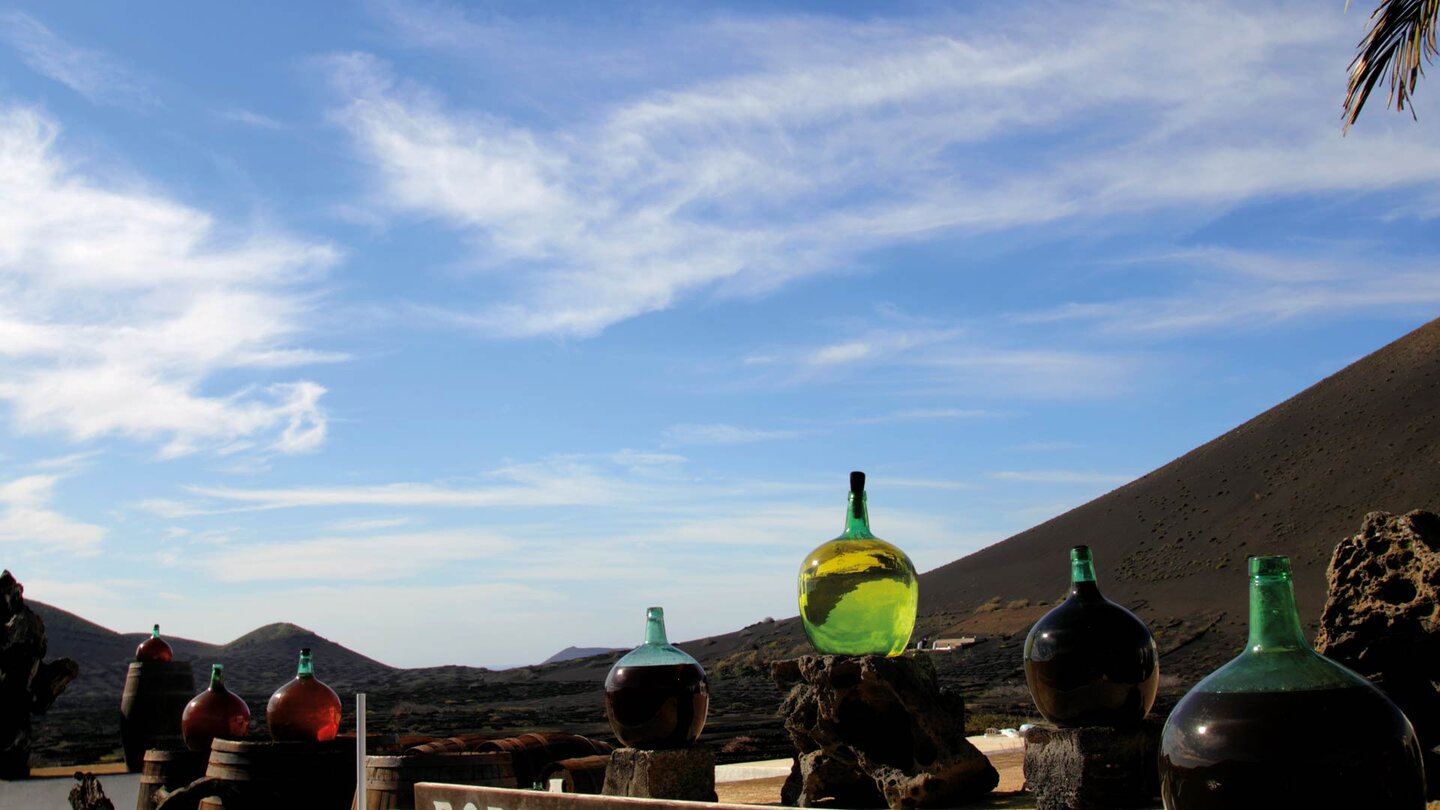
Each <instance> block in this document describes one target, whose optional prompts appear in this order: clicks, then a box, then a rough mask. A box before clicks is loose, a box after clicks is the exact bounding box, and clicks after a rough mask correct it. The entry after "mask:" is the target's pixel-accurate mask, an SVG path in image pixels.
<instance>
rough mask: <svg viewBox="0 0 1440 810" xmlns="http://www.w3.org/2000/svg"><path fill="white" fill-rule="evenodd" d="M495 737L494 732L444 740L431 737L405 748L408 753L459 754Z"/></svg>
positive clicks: (463, 735)
mask: <svg viewBox="0 0 1440 810" xmlns="http://www.w3.org/2000/svg"><path fill="white" fill-rule="evenodd" d="M493 739H495V735H493V734H462V735H460V736H458V737H446V738H445V739H443V740H435V739H430V740H426V741H425V742H423V743H420V744H418V745H412V746H410V747H409V748H407V749H405V753H407V754H459V753H463V752H465V751H474V750H476V749H477V747H478V746H479V745H480V743H484V742H490V741H491V740H493Z"/></svg>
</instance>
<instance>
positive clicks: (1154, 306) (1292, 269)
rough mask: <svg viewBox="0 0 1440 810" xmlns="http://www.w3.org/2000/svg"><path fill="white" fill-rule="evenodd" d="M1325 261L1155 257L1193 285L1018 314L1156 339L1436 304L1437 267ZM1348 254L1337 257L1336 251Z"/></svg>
mask: <svg viewBox="0 0 1440 810" xmlns="http://www.w3.org/2000/svg"><path fill="white" fill-rule="evenodd" d="M1331 248H1332V252H1330V253H1327V254H1325V255H1311V254H1305V253H1289V252H1287V253H1274V252H1264V253H1262V252H1258V251H1252V250H1237V249H1232V248H1219V247H1207V248H1199V249H1193V250H1189V251H1185V252H1180V253H1173V254H1168V255H1163V256H1157V257H1154V258H1152V259H1149V260H1148V263H1150V264H1152V265H1157V266H1160V267H1176V268H1181V269H1184V270H1185V271H1188V272H1190V273H1192V274H1193V277H1192V278H1193V280H1192V281H1191V282H1190V283H1188V284H1186V285H1183V286H1181V287H1180V288H1179V289H1176V290H1174V291H1172V292H1169V293H1167V294H1165V295H1159V296H1147V297H1126V298H1120V299H1111V300H1106V301H1100V302H1090V303H1081V302H1071V303H1067V304H1062V305H1060V306H1057V307H1053V308H1050V309H1046V310H1041V311H1037V312H1026V313H1018V314H1015V315H1013V316H1012V320H1014V321H1015V322H1017V323H1021V324H1041V323H1059V322H1078V323H1085V324H1089V325H1092V326H1093V327H1094V328H1095V329H1096V330H1097V331H1100V332H1102V333H1110V334H1118V335H1128V336H1144V335H1151V336H1157V337H1168V336H1174V335H1186V334H1193V333H1195V332H1210V331H1214V330H1217V329H1221V328H1228V329H1233V328H1257V327H1267V326H1272V325H1274V324H1277V323H1283V322H1287V321H1293V320H1297V319H1301V318H1306V317H1317V316H1322V315H1332V316H1333V315H1341V314H1348V313H1362V312H1394V311H1396V310H1400V309H1406V310H1415V311H1417V312H1420V313H1422V314H1424V313H1429V312H1433V311H1434V309H1435V307H1436V305H1440V266H1437V264H1436V262H1435V261H1433V260H1430V259H1415V258H1406V257H1399V256H1393V255H1389V254H1388V253H1387V252H1386V251H1383V250H1376V249H1374V248H1371V249H1370V251H1369V253H1368V255H1361V253H1362V252H1363V251H1364V250H1365V246H1361V245H1355V244H1345V245H1332V246H1331ZM1341 248H1343V249H1345V250H1346V251H1349V252H1348V253H1347V252H1337V251H1338V250H1339V249H1341Z"/></svg>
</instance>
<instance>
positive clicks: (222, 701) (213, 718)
mask: <svg viewBox="0 0 1440 810" xmlns="http://www.w3.org/2000/svg"><path fill="white" fill-rule="evenodd" d="M249 728H250V707H249V706H247V705H245V701H244V700H242V699H241V698H240V696H239V695H237V694H235V693H234V692H231V691H230V690H229V689H227V688H225V667H224V666H223V665H221V664H215V665H213V666H211V667H210V687H209V688H208V689H206V690H205V691H204V692H201V693H200V694H198V695H196V696H195V697H194V699H192V700H191V701H190V702H189V703H188V704H186V706H185V713H184V714H182V715H181V716H180V732H181V734H182V735H183V736H184V738H185V747H186V748H189V749H190V750H191V751H209V750H210V742H211V741H212V740H214V739H215V738H217V737H219V738H221V739H225V740H239V739H244V737H245V732H246V730H248V729H249Z"/></svg>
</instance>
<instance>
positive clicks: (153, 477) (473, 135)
mask: <svg viewBox="0 0 1440 810" xmlns="http://www.w3.org/2000/svg"><path fill="white" fill-rule="evenodd" d="M1014 6H1015V4H1008V3H976V4H963V5H959V4H957V5H955V6H951V5H948V4H936V3H894V4H884V5H869V4H854V5H840V4H813V3H812V4H799V5H796V6H794V7H791V8H783V7H780V6H775V5H771V4H763V5H762V4H732V5H708V6H705V7H701V6H698V5H694V4H642V3H636V4H606V5H604V6H597V5H594V4H581V3H577V4H559V3H548V4H542V5H537V4H521V3H515V4H500V3H497V4H484V5H482V4H468V5H462V4H447V3H442V2H409V1H408V0H406V1H402V0H392V1H389V2H382V1H381V0H375V2H360V3H357V4H338V3H307V4H298V5H297V4H288V3H253V4H245V5H244V6H237V7H234V8H205V9H193V8H184V9H161V8H158V7H157V8H142V9H138V10H137V9H136V8H133V7H126V6H122V5H115V4H111V5H103V4H102V5H95V4H82V3H20V4H16V5H4V6H0V560H3V565H4V566H5V567H8V568H10V569H12V570H13V571H14V572H15V573H16V575H17V576H18V577H19V578H20V579H21V581H22V582H24V583H26V586H27V594H28V595H29V596H31V597H33V598H36V599H40V600H43V601H48V602H51V603H54V604H57V605H60V606H62V607H65V608H67V609H70V610H73V611H76V612H78V613H80V614H82V615H84V616H86V617H88V618H91V619H93V620H96V621H99V622H101V623H102V624H106V625H107V626H110V627H113V628H116V629H120V630H127V631H136V630H142V629H144V628H147V627H148V626H149V625H150V624H151V623H153V622H156V621H158V622H160V623H161V624H162V625H163V626H164V628H165V629H166V631H168V632H172V633H175V634H177V635H186V636H191V637H198V638H203V639H206V640H211V641H225V640H228V639H231V638H234V637H235V636H238V635H240V634H242V633H244V632H246V631H248V630H250V629H252V628H254V627H256V626H258V625H261V624H264V623H266V622H271V621H294V622H297V623H300V624H303V625H305V626H308V627H310V628H312V629H314V630H316V631H317V632H320V633H322V634H323V635H326V636H328V637H330V638H333V639H335V640H337V641H339V642H341V643H344V644H346V645H348V646H351V647H353V648H355V649H358V650H361V651H363V652H365V653H367V654H369V655H372V656H374V657H377V658H379V659H381V660H383V661H386V662H388V663H393V664H397V665H406V666H418V665H430V664H442V663H466V664H477V665H501V664H517V663H527V662H532V661H537V660H540V659H542V658H544V657H545V656H547V655H549V654H550V653H552V652H554V651H555V650H558V649H560V648H561V647H564V646H566V645H569V644H582V645H592V644H593V645H602V644H603V645H615V646H629V645H632V644H634V643H638V641H639V640H640V636H641V629H642V628H641V625H642V622H643V610H644V608H645V607H646V606H647V605H651V604H660V605H664V606H665V607H666V608H667V614H668V617H669V622H670V629H671V635H672V638H692V637H697V636H701V635H706V634H711V633H716V632H723V631H727V630H732V629H735V628H738V627H740V626H743V625H745V624H748V623H751V622H754V621H757V620H759V619H761V618H763V617H765V616H767V615H768V616H777V617H778V616H785V615H792V614H793V613H794V593H793V589H794V584H793V578H794V575H795V572H796V570H797V569H798V566H799V563H800V561H801V559H802V557H803V556H804V555H805V553H806V552H807V551H808V550H809V549H810V548H811V547H813V546H814V545H816V544H818V543H819V542H821V541H823V540H825V539H827V538H829V537H831V536H833V535H834V534H835V533H836V532H837V531H838V530H839V528H840V525H841V518H842V510H843V504H844V493H845V486H846V474H847V473H848V472H849V471H850V470H851V469H864V470H866V471H867V472H868V473H869V474H870V482H871V483H870V497H871V508H872V514H873V519H874V527H875V529H876V531H877V533H878V534H880V535H881V536H883V537H886V538H888V539H890V540H892V541H894V542H896V543H897V544H898V545H900V546H901V547H902V548H904V549H906V550H907V551H908V552H909V553H910V554H911V556H912V557H913V558H914V560H915V562H916V564H917V566H918V567H920V568H921V569H922V570H927V569H930V568H934V567H936V566H939V565H941V564H944V563H946V562H949V561H950V560H953V559H956V558H958V557H960V556H963V555H965V554H967V553H969V552H971V551H974V550H976V549H978V548H980V547H982V546H984V545H986V544H988V543H991V542H994V541H997V540H1000V539H1003V538H1004V537H1006V536H1008V535H1010V534H1012V533H1014V532H1016V531H1020V530H1023V529H1025V528H1027V527H1029V526H1031V525H1034V524H1036V523H1038V522H1041V521H1043V520H1045V519H1047V518H1049V517H1052V516H1054V515H1056V514H1059V513H1060V512H1063V511H1064V510H1066V509H1068V508H1071V507H1073V506H1076V505H1079V504H1081V503H1083V502H1085V501H1087V500H1089V499H1091V498H1093V497H1095V496H1097V495H1099V494H1102V493H1104V492H1106V491H1108V490H1110V489H1112V488H1114V487H1115V486H1118V485H1119V484H1122V483H1124V482H1125V481H1127V480H1130V479H1131V478H1133V477H1134V476H1137V475H1140V474H1143V473H1144V472H1146V471H1148V470H1150V469H1152V468H1154V467H1156V466H1159V465H1161V464H1163V463H1165V462H1167V461H1169V460H1170V459H1172V458H1174V457H1175V456H1177V455H1179V454H1181V453H1183V452H1185V451H1186V450H1189V449H1191V448H1192V447H1194V446H1196V445H1198V444H1200V443H1203V442H1204V441H1207V440H1208V439H1210V438H1213V437H1214V436H1216V435H1218V434H1220V433H1222V432H1224V431H1225V430H1227V429H1229V428H1231V427H1233V426H1235V425H1237V424H1239V423H1240V422H1242V421H1244V420H1245V419H1247V418H1249V417H1250V416H1253V415H1254V414H1256V413H1259V412H1260V411H1262V410H1264V409H1266V408H1267V407H1269V406H1271V405H1273V404H1275V403H1277V402H1279V401H1281V400H1282V399H1284V398H1285V397H1287V396H1290V395H1292V394H1294V393H1296V392H1298V391H1300V390H1301V389H1303V388H1304V387H1306V386H1307V385H1309V384H1311V383H1313V382H1315V381H1316V380H1318V379H1320V378H1321V377H1323V376H1325V375H1327V374H1329V373H1332V372H1334V371H1336V370H1338V369H1340V368H1341V367H1343V366H1344V365H1346V364H1347V363H1349V362H1351V361H1353V360H1355V359H1357V358H1359V357H1361V356H1363V355H1365V354H1367V353H1368V352H1370V351H1373V350H1374V349H1376V348H1378V347H1379V346H1381V345H1383V344H1384V343H1386V342H1388V341H1390V340H1392V339H1394V338H1396V337H1398V336H1400V335H1402V334H1404V333H1405V332H1406V331H1408V330H1410V329H1412V328H1414V327H1416V326H1418V325H1419V324H1421V323H1424V322H1425V321H1427V320H1429V319H1430V318H1432V317H1435V316H1436V315H1437V314H1440V272H1437V267H1436V264H1437V257H1440V237H1437V235H1436V229H1435V227H1434V223H1435V219H1436V218H1437V216H1440V145H1437V140H1436V137H1435V132H1436V130H1435V128H1434V121H1435V120H1436V116H1437V115H1440V109H1437V106H1436V104H1435V103H1434V101H1433V97H1434V93H1431V92H1428V89H1427V88H1424V87H1422V88H1421V93H1420V98H1419V103H1418V105H1417V112H1418V115H1419V121H1418V123H1417V122H1415V121H1412V120H1411V118H1410V116H1409V115H1397V114H1395V113H1392V112H1389V111H1386V110H1385V109H1383V107H1382V102H1381V100H1378V99H1377V100H1375V101H1372V106H1371V109H1369V110H1368V111H1367V113H1366V114H1365V115H1364V117H1362V119H1361V121H1360V122H1359V124H1358V125H1357V126H1356V127H1354V128H1353V129H1352V130H1351V131H1350V133H1349V135H1348V136H1345V137H1342V136H1341V129H1340V126H1341V119H1340V101H1341V99H1342V98H1343V95H1344V84H1345V76H1346V66H1347V64H1348V62H1349V60H1350V57H1351V55H1352V53H1353V46H1354V44H1355V43H1356V42H1357V41H1358V40H1359V38H1360V36H1361V35H1362V33H1363V30H1364V24H1365V15H1366V13H1368V10H1369V9H1368V8H1360V7H1359V6H1358V5H1357V7H1356V8H1354V9H1351V11H1350V13H1349V14H1346V13H1345V12H1344V10H1343V7H1344V4H1343V3H1341V2H1338V1H1337V2H1334V3H1328V4H1327V3H1321V4H1316V3H1314V2H1293V3H1275V4H1269V3H1267V4H1252V3H1241V2H1233V3H1220V2H1205V3H1186V2H1171V1H1169V0H1167V1H1165V2H1141V1H1138V0H1137V1H1136V2H1123V3H1114V4H1099V3H1096V4H1085V5H1084V6H1083V7H1082V6H1079V5H1077V4H1072V3H1033V4H1024V5H1023V6H1022V7H1020V8H1018V9H1017V8H1015V7H1014ZM1257 6H1258V7H1257ZM1102 565H1103V563H1102ZM1057 575H1058V574H1057Z"/></svg>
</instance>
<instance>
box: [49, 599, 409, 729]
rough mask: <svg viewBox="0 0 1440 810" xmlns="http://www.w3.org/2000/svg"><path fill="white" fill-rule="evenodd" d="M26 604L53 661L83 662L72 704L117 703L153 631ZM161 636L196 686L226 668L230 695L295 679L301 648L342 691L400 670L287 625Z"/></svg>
mask: <svg viewBox="0 0 1440 810" xmlns="http://www.w3.org/2000/svg"><path fill="white" fill-rule="evenodd" d="M26 604H27V605H29V606H30V607H31V608H32V609H34V610H35V612H36V613H37V614H39V616H40V618H41V619H43V620H44V621H45V632H46V635H47V637H48V638H49V657H51V658H59V657H68V658H73V659H75V660H76V661H77V662H79V664H80V676H79V677H78V678H76V679H75V681H74V682H72V683H71V684H70V687H69V689H67V690H66V696H67V697H68V699H70V700H76V701H80V700H87V699H97V698H98V699H105V700H109V699H115V700H118V696H119V695H120V692H121V690H122V689H123V687H124V685H125V674H126V672H127V670H128V667H129V664H130V662H131V661H133V660H134V659H135V646H136V645H137V644H139V643H140V642H141V641H143V640H144V639H145V638H146V637H147V636H148V633H117V632H115V631H114V630H110V629H109V628H106V627H102V626H100V625H98V624H95V623H94V622H91V621H88V620H86V619H83V618H81V617H79V616H76V615H75V614H73V613H70V612H69V611H66V610H62V609H60V608H57V607H54V606H52V605H47V604H45V603H43V602H36V601H34V600H27V601H26ZM160 632H161V635H163V636H165V640H166V641H168V642H169V643H170V646H171V647H172V648H173V649H174V650H175V659H176V660H177V661H190V662H191V663H192V666H193V668H194V670H195V683H196V686H197V688H203V687H204V684H205V680H206V679H207V678H208V677H209V671H210V665H211V664H224V665H225V679H226V683H227V684H228V685H229V686H230V687H231V689H232V690H234V691H237V692H239V691H244V692H247V693H253V694H264V695H269V694H270V692H271V691H273V690H274V689H275V688H276V687H278V686H279V685H280V684H282V683H284V682H285V681H288V680H289V679H291V678H293V677H294V676H295V666H296V662H297V661H298V657H299V652H300V648H301V647H309V648H311V650H312V652H313V653H314V655H315V667H316V670H317V673H319V674H320V675H321V677H322V679H324V680H325V681H326V682H327V683H330V684H331V685H333V686H337V688H338V687H341V686H351V685H355V684H363V683H373V682H383V681H385V680H386V679H388V678H389V676H390V675H391V674H392V673H394V672H395V671H396V670H395V668H394V667H390V666H387V665H385V664H382V663H380V662H379V661H376V660H374V659H372V658H368V657H366V656H364V655H361V654H359V653H357V652H354V651H353V650H349V649H347V648H345V647H343V646H341V645H339V644H336V643H335V642H333V641H331V640H329V639H327V638H325V637H324V636H320V635H318V634H316V633H314V632H313V631H310V630H307V629H305V628H303V627H300V626H299V625H294V624H289V623H286V622H278V623H275V624H267V625H265V626H263V627H259V628H256V629H255V630H252V631H250V632H249V633H246V634H245V635H243V636H241V637H240V638H237V639H235V640H234V641H232V642H230V643H228V644H210V643H206V642H203V641H194V640H192V639H186V638H180V637H178V636H171V635H167V634H165V628H164V627H163V626H162V627H161V628H160ZM62 705H63V704H62Z"/></svg>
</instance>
